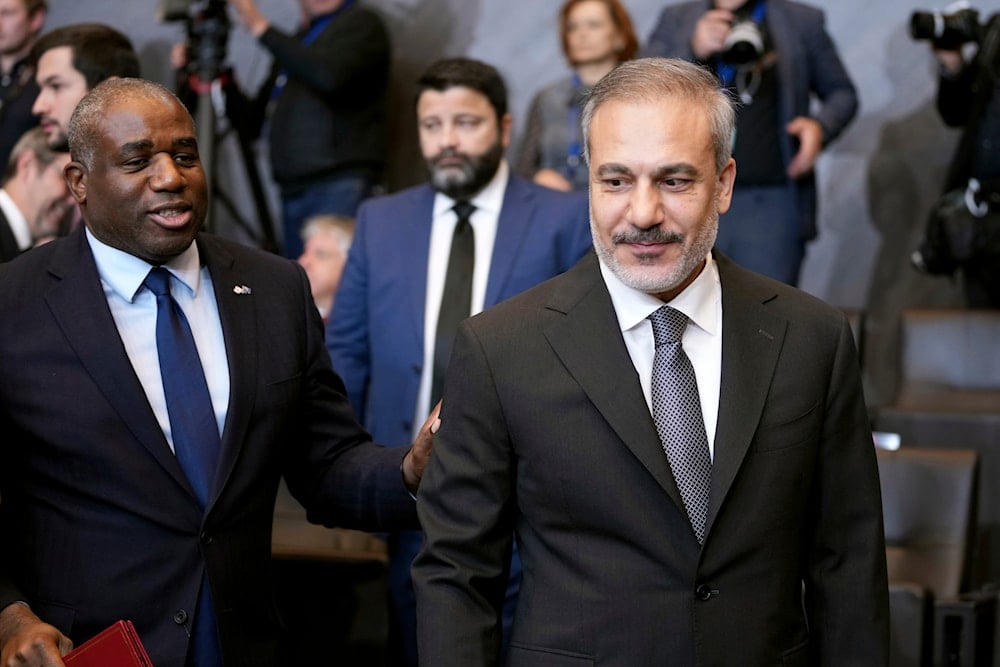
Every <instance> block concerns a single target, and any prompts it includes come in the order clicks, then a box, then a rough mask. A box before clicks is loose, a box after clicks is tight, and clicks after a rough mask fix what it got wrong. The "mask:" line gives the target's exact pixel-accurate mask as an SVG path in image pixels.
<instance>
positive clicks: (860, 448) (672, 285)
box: [413, 59, 888, 667]
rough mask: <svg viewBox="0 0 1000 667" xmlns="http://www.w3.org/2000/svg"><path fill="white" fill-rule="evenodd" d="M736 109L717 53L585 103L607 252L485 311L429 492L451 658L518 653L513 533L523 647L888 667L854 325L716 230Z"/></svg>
mask: <svg viewBox="0 0 1000 667" xmlns="http://www.w3.org/2000/svg"><path fill="white" fill-rule="evenodd" d="M733 116H734V114H733V109H732V106H731V103H730V101H729V98H728V97H727V96H726V95H725V94H724V93H722V92H720V90H719V87H718V84H717V82H716V80H715V79H714V77H713V76H712V75H711V74H710V73H709V72H707V71H706V70H704V69H703V68H701V67H698V66H697V65H693V64H690V63H687V62H685V61H681V60H666V59H646V60H636V61H630V62H628V63H625V64H623V65H621V66H619V68H617V69H616V70H615V71H614V72H612V73H611V74H608V75H607V76H606V77H605V78H604V79H603V80H602V81H601V82H600V83H598V84H597V86H596V87H595V88H594V91H593V92H592V95H591V98H590V99H589V101H588V103H587V106H586V108H585V110H584V112H583V129H584V137H585V145H586V146H587V147H588V150H589V169H590V174H591V183H590V200H591V205H590V208H591V225H592V228H593V231H594V246H595V249H596V251H597V252H596V257H595V256H594V255H590V256H588V257H586V258H584V259H583V260H582V261H581V262H580V263H579V264H578V265H577V266H576V267H574V268H573V269H572V270H570V271H568V272H567V273H565V274H564V275H562V276H559V277H557V278H554V279H553V280H550V281H548V282H546V283H544V284H542V285H540V286H539V287H537V288H535V289H532V290H529V291H528V292H526V293H524V294H522V295H520V296H518V297H515V298H513V299H510V300H508V301H506V302H505V303H502V304H500V305H498V306H497V307H495V308H493V309H490V310H488V311H486V312H485V313H482V314H481V315H478V316H476V317H473V318H471V319H470V320H467V321H466V322H465V323H464V324H463V325H462V326H461V327H460V329H459V333H458V337H457V339H456V341H455V348H454V352H453V355H452V360H451V364H450V367H449V370H448V376H447V380H446V382H445V389H444V398H443V406H442V411H441V420H442V422H441V423H442V426H441V430H440V431H439V432H438V434H437V436H436V438H435V456H434V458H433V459H432V461H431V462H430V463H429V464H428V468H427V474H426V476H425V477H424V480H423V483H422V485H421V489H420V494H419V499H418V503H417V507H418V513H419V515H420V519H421V525H422V526H423V528H424V530H425V531H426V535H427V541H426V544H425V546H424V548H423V549H422V550H421V552H420V555H419V556H418V557H417V559H416V561H415V563H414V567H413V575H414V582H415V585H416V592H417V603H418V605H417V607H418V618H419V627H418V636H419V640H420V656H421V660H426V664H428V665H435V666H436V667H442V666H448V665H455V666H456V667H457V666H461V667H471V666H474V665H492V664H496V660H497V651H498V645H499V639H498V637H499V631H498V614H499V605H500V601H501V591H502V582H503V580H504V577H505V576H506V572H505V568H506V555H507V553H509V551H510V547H511V535H512V533H513V534H515V535H516V538H517V541H518V546H519V548H520V550H521V557H522V561H523V564H524V579H523V582H522V586H521V593H520V597H519V600H518V607H517V613H516V616H515V620H514V631H513V636H512V637H511V641H510V649H509V653H508V662H507V664H509V665H516V666H525V665H532V666H534V665H539V666H540V665H546V666H548V665H555V664H559V665H567V666H568V665H581V666H582V665H616V666H622V667H626V666H628V667H631V666H634V665H778V664H783V665H802V666H807V665H808V666H809V667H816V666H817V665H880V664H886V661H887V657H886V656H887V644H888V629H887V628H888V620H887V616H888V608H887V607H888V604H887V598H888V593H887V584H886V570H885V568H886V566H885V545H884V538H883V534H882V513H881V503H880V495H879V483H878V476H877V475H878V473H877V468H876V463H875V453H874V448H873V445H872V438H871V432H870V430H869V427H868V419H867V415H866V412H865V404H864V400H863V397H862V391H861V382H860V377H859V375H860V374H859V367H858V361H857V357H856V354H855V350H854V345H853V341H852V337H851V331H850V328H849V326H848V324H847V321H846V319H845V318H844V317H843V315H841V314H840V313H839V312H838V311H837V310H835V309H833V308H831V307H829V306H827V305H825V304H823V303H822V302H820V301H818V300H817V299H814V298H812V297H810V296H808V295H806V294H804V293H802V292H799V291H797V290H795V289H794V288H791V287H788V286H786V285H784V284H782V283H779V282H776V281H773V280H771V279H768V278H765V277H762V276H759V275H757V274H754V273H751V272H749V271H747V270H745V269H742V268H740V267H739V266H737V265H736V264H734V263H733V262H732V261H730V260H728V259H727V258H726V257H725V256H724V255H723V254H721V253H719V252H717V251H713V250H712V244H713V241H714V238H715V232H716V228H717V225H718V216H719V214H720V213H723V212H725V210H726V209H727V207H728V205H729V201H730V198H731V196H732V188H733V182H734V179H735V169H736V167H735V163H734V161H733V160H732V158H731V157H730V153H729V150H730V149H729V145H730V144H729V138H730V136H731V132H732V126H733V122H734V118H733ZM667 304H669V305H667ZM663 320H666V321H667V322H672V323H673V324H674V325H676V326H677V329H676V330H675V331H673V332H672V333H671V332H669V331H665V330H663V329H664V327H661V324H662V323H663ZM674 364H676V365H674ZM685 368H686V370H684V369H685ZM682 388H683V392H680V391H679V390H680V389H682ZM674 392H677V393H676V394H675V393H674ZM687 401H689V403H687V406H686V407H684V408H683V409H682V410H678V408H679V407H681V406H683V405H684V402H687Z"/></svg>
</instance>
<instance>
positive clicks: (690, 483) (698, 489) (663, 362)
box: [649, 306, 712, 544]
mask: <svg viewBox="0 0 1000 667" xmlns="http://www.w3.org/2000/svg"><path fill="white" fill-rule="evenodd" d="M649 321H650V322H652V324H653V340H654V341H655V342H656V352H655V354H654V356H653V381H652V397H653V401H652V402H653V421H655V422H656V430H657V431H658V432H659V435H660V442H661V444H662V445H663V449H664V451H666V453H667V461H668V462H669V463H670V470H671V471H672V472H673V475H674V481H676V482H677V488H678V490H679V491H680V492H681V499H682V500H683V501H684V509H685V510H686V511H687V515H688V519H689V520H690V521H691V528H692V529H693V530H694V534H695V537H697V538H698V543H699V544H701V543H702V542H704V541H705V517H706V516H707V515H708V494H709V491H710V489H711V484H712V459H711V456H710V455H709V452H708V437H707V435H706V434H705V420H704V418H703V417H702V414H701V400H700V399H699V397H698V382H697V380H696V378H695V375H694V367H693V366H692V365H691V360H690V359H688V356H687V354H686V353H685V352H684V348H683V346H682V345H681V336H682V335H683V334H684V329H685V328H686V327H687V323H688V318H687V315H685V314H684V313H682V312H680V311H679V310H674V309H673V308H671V307H670V306H662V307H660V309H659V310H657V311H656V312H654V313H653V314H652V315H650V316H649Z"/></svg>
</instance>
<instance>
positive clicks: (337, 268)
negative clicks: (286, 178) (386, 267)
mask: <svg viewBox="0 0 1000 667" xmlns="http://www.w3.org/2000/svg"><path fill="white" fill-rule="evenodd" d="M302 240H303V241H304V244H305V245H304V248H303V250H302V254H301V255H299V259H298V262H299V265H300V266H302V268H303V269H305V271H306V275H307V276H308V277H309V286H310V287H311V288H312V295H313V300H314V301H315V302H316V308H317V309H318V310H319V314H320V317H322V318H323V321H324V322H326V321H327V320H329V319H330V312H331V311H332V310H333V299H334V297H335V296H336V294H337V287H338V286H339V285H340V276H341V275H342V274H343V273H344V265H345V264H347V253H348V252H349V251H350V249H351V242H352V241H354V219H353V218H348V217H345V216H342V215H316V216H313V217H311V218H309V219H308V220H306V224H305V226H304V227H303V228H302Z"/></svg>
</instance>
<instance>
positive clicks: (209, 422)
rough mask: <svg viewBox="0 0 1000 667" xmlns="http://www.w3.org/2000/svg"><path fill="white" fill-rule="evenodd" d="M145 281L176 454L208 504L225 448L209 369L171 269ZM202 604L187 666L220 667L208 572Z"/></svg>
mask: <svg viewBox="0 0 1000 667" xmlns="http://www.w3.org/2000/svg"><path fill="white" fill-rule="evenodd" d="M144 284H145V285H146V288H147V289H148V290H149V291H150V292H152V293H153V294H155V295H156V351H157V354H158V355H159V357H160V375H161V377H162V378H163V394H164V396H165V397H166V400H167V414H168V415H169V417H170V435H171V439H172V440H173V442H174V454H175V455H176V456H177V462H178V463H180V466H181V469H182V470H183V471H184V474H185V475H186V476H187V478H188V482H190V483H191V488H192V489H194V493H195V496H196V497H197V498H198V503H199V504H200V505H201V507H202V508H205V507H206V506H207V505H208V498H209V495H208V494H209V492H210V490H211V487H212V479H213V477H215V468H216V466H217V464H218V459H219V448H220V445H219V427H218V422H216V419H215V411H214V410H213V409H212V397H211V394H209V391H208V383H207V382H206V381H205V370H204V368H202V365H201V359H200V357H199V356H198V348H197V347H195V343H194V336H193V335H192V334H191V327H190V326H189V325H188V321H187V318H186V317H184V312H183V311H182V310H181V309H180V306H178V305H177V302H176V301H174V298H173V297H172V296H170V273H169V272H168V271H167V270H166V269H164V268H161V267H154V268H153V269H151V270H150V271H149V275H147V276H146V280H145V283H144ZM197 604H198V606H197V609H196V611H195V620H194V628H193V631H192V636H191V649H190V651H189V656H188V665H191V666H192V667H218V666H220V665H221V664H222V657H221V650H220V648H219V640H218V628H217V626H216V621H215V609H214V605H213V603H212V591H211V588H210V587H209V585H208V575H207V574H205V575H204V576H203V577H202V582H201V588H200V590H199V592H198V603H197Z"/></svg>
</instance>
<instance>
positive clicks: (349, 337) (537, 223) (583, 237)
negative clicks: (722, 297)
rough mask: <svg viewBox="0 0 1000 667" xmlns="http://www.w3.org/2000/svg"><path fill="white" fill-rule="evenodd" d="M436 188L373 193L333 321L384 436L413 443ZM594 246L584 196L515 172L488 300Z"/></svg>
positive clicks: (355, 383) (332, 343) (335, 352)
mask: <svg viewBox="0 0 1000 667" xmlns="http://www.w3.org/2000/svg"><path fill="white" fill-rule="evenodd" d="M433 207H434V190H433V189H432V188H431V187H430V186H428V185H420V186H417V187H414V188H410V189H408V190H403V191H402V192H399V193H396V194H394V195H391V196H388V197H381V198H377V199H373V200H369V201H368V202H366V203H365V204H364V205H362V207H361V210H360V211H359V212H358V219H357V226H356V229H355V237H354V244H353V245H352V246H351V252H350V255H349V257H348V260H347V266H346V267H345V269H344V275H343V277H342V278H341V282H340V287H339V289H338V291H337V297H336V300H335V301H334V306H333V313H332V315H331V317H330V320H329V323H328V325H327V340H326V346H327V349H328V350H329V351H330V356H331V358H332V359H333V367H334V368H335V369H336V370H337V372H338V373H339V374H340V376H341V377H342V378H343V379H344V384H345V385H346V386H347V393H348V396H349V398H350V401H351V405H353V406H354V409H355V410H356V412H357V414H358V415H359V417H360V418H361V421H362V423H363V424H364V425H365V427H366V428H367V429H368V430H369V431H371V433H372V434H373V436H374V437H375V439H376V440H377V441H378V442H381V443H383V444H386V445H402V444H406V443H408V442H410V441H411V439H412V431H413V418H414V413H415V411H416V405H417V393H418V391H419V388H420V376H421V373H422V372H423V359H424V302H425V297H426V290H427V248H428V246H429V244H430V237H431V218H432V214H433ZM591 245H592V241H591V235H590V224H589V216H588V208H587V198H586V197H585V196H584V195H582V194H580V193H563V192H556V191H555V190H550V189H548V188H543V187H541V186H538V185H535V184H533V183H531V182H529V181H526V180H524V179H522V178H520V177H518V176H515V175H514V174H511V176H510V180H509V181H508V183H507V189H506V191H505V193H504V199H503V205H502V208H501V212H500V219H499V221H498V225H497V234H496V241H495V244H494V247H493V257H492V260H491V262H490V270H489V277H488V280H487V287H486V298H485V304H484V307H486V308H488V307H490V306H492V305H494V304H497V303H499V302H500V301H503V300H504V299H506V298H508V297H511V296H513V295H515V294H518V293H520V292H523V291H524V290H526V289H528V288H529V287H533V286H534V285H537V284H538V283H540V282H542V281H544V280H546V279H548V278H551V277H552V276H555V275H558V274H560V273H562V272H563V271H566V270H567V269H569V268H570V267H572V266H573V264H575V263H576V261H577V260H578V259H580V257H582V256H583V255H584V253H586V252H587V251H588V250H589V249H590V247H591Z"/></svg>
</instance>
